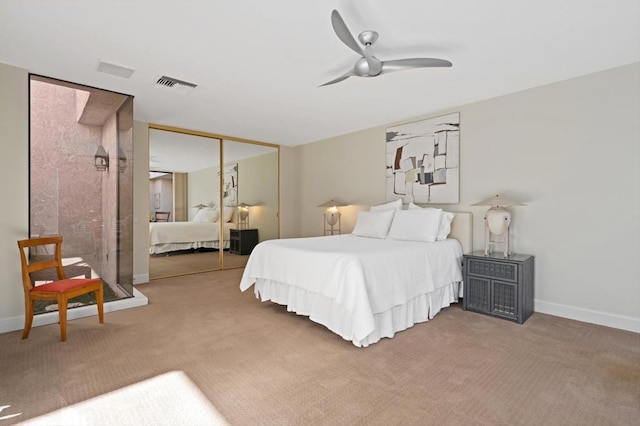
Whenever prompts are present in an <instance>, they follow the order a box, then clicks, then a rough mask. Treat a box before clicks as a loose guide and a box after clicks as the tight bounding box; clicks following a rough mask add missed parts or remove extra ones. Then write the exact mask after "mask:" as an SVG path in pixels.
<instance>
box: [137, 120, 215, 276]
mask: <svg viewBox="0 0 640 426" xmlns="http://www.w3.org/2000/svg"><path fill="white" fill-rule="evenodd" d="M219 165H220V140H219V139H216V138H211V137H203V136H196V135H192V134H185V133H180V132H173V131H167V130H161V129H154V128H150V129H149V170H150V171H151V172H150V176H149V195H150V199H149V253H150V259H149V277H150V278H151V279H155V278H161V277H168V276H176V275H184V274H193V273H198V272H205V271H212V270H216V269H219V268H220V251H219V249H220V247H221V241H220V240H221V238H220V232H219V231H220V218H221V214H220V212H221V210H220V208H219V199H220V198H219V196H218V194H219V184H218V173H219V168H220V166H219Z"/></svg>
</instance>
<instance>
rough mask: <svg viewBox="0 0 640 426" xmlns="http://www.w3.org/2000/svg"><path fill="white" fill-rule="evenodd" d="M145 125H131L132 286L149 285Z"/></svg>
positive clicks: (147, 165)
mask: <svg viewBox="0 0 640 426" xmlns="http://www.w3.org/2000/svg"><path fill="white" fill-rule="evenodd" d="M149 192H150V191H149V125H148V124H147V123H143V122H141V121H134V122H133V283H134V284H141V283H146V282H149V206H150V204H149Z"/></svg>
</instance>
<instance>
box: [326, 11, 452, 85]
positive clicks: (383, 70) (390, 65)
mask: <svg viewBox="0 0 640 426" xmlns="http://www.w3.org/2000/svg"><path fill="white" fill-rule="evenodd" d="M331 25H332V26H333V30H334V31H335V32H336V35H337V36H338V38H339V39H340V40H341V41H342V42H343V43H344V44H346V45H347V47H349V48H350V49H351V50H353V51H354V52H356V53H357V54H358V55H361V56H362V57H361V58H360V59H358V60H357V61H356V63H355V65H354V66H353V68H352V69H350V70H349V71H347V72H346V73H344V74H342V75H341V76H340V77H338V78H335V79H333V80H331V81H328V82H326V83H324V84H321V85H320V86H319V87H322V86H328V85H329V84H334V83H339V82H341V81H342V80H346V79H347V78H349V77H376V76H378V75H381V74H387V73H390V72H393V71H402V70H408V69H413V68H434V67H450V66H452V65H453V64H452V63H451V62H449V61H447V60H445V59H436V58H407V59H395V60H392V61H381V60H380V59H378V58H376V57H375V56H373V44H374V43H375V42H376V40H377V39H378V33H377V32H375V31H371V30H367V31H363V32H361V33H360V35H358V40H359V41H360V43H361V44H362V46H364V48H362V47H360V45H359V44H358V43H357V42H356V40H355V39H354V38H353V36H352V35H351V32H350V31H349V28H347V24H345V23H344V20H343V19H342V16H340V14H339V13H338V11H337V10H334V11H333V12H331Z"/></svg>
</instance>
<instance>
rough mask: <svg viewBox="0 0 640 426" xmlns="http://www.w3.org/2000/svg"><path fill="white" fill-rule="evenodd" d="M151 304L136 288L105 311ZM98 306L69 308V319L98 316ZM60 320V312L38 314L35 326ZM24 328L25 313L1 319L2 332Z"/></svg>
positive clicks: (0, 330)
mask: <svg viewBox="0 0 640 426" xmlns="http://www.w3.org/2000/svg"><path fill="white" fill-rule="evenodd" d="M148 304H149V299H147V296H145V295H144V294H142V293H141V292H140V291H138V290H137V289H136V288H134V289H133V297H129V298H126V299H119V300H114V301H112V302H106V303H105V304H104V312H105V313H108V312H114V311H121V310H123V309H130V308H136V307H138V306H144V305H148ZM97 315H98V308H97V306H96V305H89V306H80V307H79V308H73V309H69V310H68V311H67V320H69V321H70V320H74V319H78V318H84V317H90V316H97ZM57 322H58V312H57V311H55V312H47V313H45V314H38V315H36V316H34V317H33V327H39V326H41V325H49V324H56V323H57ZM23 328H24V315H20V316H17V317H11V318H4V319H0V333H8V332H10V331H16V330H22V329H23Z"/></svg>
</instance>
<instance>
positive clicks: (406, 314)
mask: <svg viewBox="0 0 640 426" xmlns="http://www.w3.org/2000/svg"><path fill="white" fill-rule="evenodd" d="M461 263H462V247H461V246H460V243H458V241H456V240H453V239H448V240H445V241H438V242H435V243H424V242H413V241H395V240H388V239H375V238H363V237H357V236H354V235H336V236H330V237H314V238H297V239H283V240H269V241H264V242H262V243H260V244H258V245H257V246H256V247H255V248H254V250H253V252H252V254H251V256H250V258H249V261H248V263H247V266H246V268H245V271H244V274H243V276H242V280H241V282H240V289H241V290H242V291H245V290H247V289H248V288H249V287H251V285H252V284H255V285H254V292H255V294H256V297H261V299H262V300H263V301H265V300H272V301H273V302H276V303H279V304H283V305H287V307H288V310H289V311H293V312H296V313H298V314H301V315H308V316H309V317H310V318H311V319H312V320H314V321H316V322H318V323H320V324H323V325H325V326H326V327H327V328H329V329H330V330H332V331H333V332H335V333H337V334H339V335H340V336H342V337H343V338H345V339H347V340H350V341H352V342H353V344H354V345H356V346H368V345H369V344H372V343H375V342H376V341H378V340H380V338H381V337H392V336H393V335H394V333H395V332H397V331H400V330H404V329H406V328H408V327H411V326H412V325H413V324H415V323H417V322H423V321H427V320H428V319H431V318H433V316H435V314H436V313H438V312H439V311H440V309H441V308H442V307H445V306H449V304H450V303H452V302H456V301H457V299H458V295H459V290H460V288H461V285H460V283H461V281H462V269H461Z"/></svg>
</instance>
